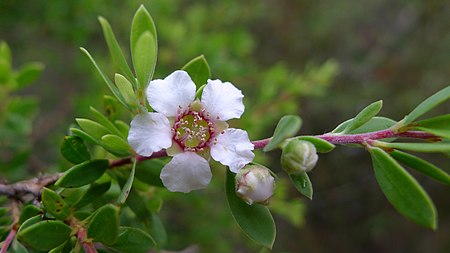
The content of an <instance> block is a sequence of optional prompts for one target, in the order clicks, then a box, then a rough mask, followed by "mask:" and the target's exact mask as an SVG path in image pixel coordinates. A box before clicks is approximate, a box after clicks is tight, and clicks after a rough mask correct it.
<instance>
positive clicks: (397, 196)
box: [369, 147, 437, 229]
mask: <svg viewBox="0 0 450 253" xmlns="http://www.w3.org/2000/svg"><path fill="white" fill-rule="evenodd" d="M369 152H370V155H371V157H372V163H373V168H374V171H375V177H376V179H377V182H378V185H379V186H380V188H381V190H382V191H383V193H384V195H385V196H386V197H387V199H388V200H389V202H390V203H391V204H392V205H393V206H394V207H395V209H397V211H398V212H399V213H401V214H402V215H404V216H405V217H408V218H410V219H411V220H413V221H414V222H416V223H418V224H420V225H423V226H425V227H428V228H431V229H436V223H437V214H436V208H435V207H434V204H433V202H432V201H431V199H430V197H429V196H428V194H427V193H426V192H425V190H424V189H423V188H422V187H421V186H420V185H419V183H418V182H417V181H416V180H415V179H414V178H413V177H412V176H411V175H410V174H409V173H408V172H406V170H405V169H403V168H402V167H401V166H400V165H399V164H398V163H397V162H396V161H395V160H394V159H393V158H392V157H390V156H389V155H388V154H387V153H386V152H385V151H384V150H382V149H381V148H377V147H371V148H369Z"/></svg>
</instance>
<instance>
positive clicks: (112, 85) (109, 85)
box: [80, 47, 130, 109]
mask: <svg viewBox="0 0 450 253" xmlns="http://www.w3.org/2000/svg"><path fill="white" fill-rule="evenodd" d="M80 50H81V51H82V52H83V53H84V54H85V55H86V56H87V57H88V58H89V60H90V61H91V63H92V65H94V67H95V69H96V70H97V71H98V73H99V74H100V76H101V77H102V78H103V80H104V81H105V83H106V84H107V85H108V87H109V89H110V90H111V92H112V94H113V95H114V96H115V97H116V98H117V100H118V101H119V102H120V103H122V104H123V105H124V106H125V108H128V109H130V108H129V107H128V105H127V103H126V102H125V100H124V98H123V97H122V95H121V94H120V92H119V90H118V89H117V87H116V86H115V85H114V83H113V82H112V81H111V80H110V79H109V78H108V76H107V75H106V74H105V73H103V71H102V70H101V69H100V67H99V66H98V65H97V63H96V62H95V60H94V58H92V56H91V55H90V54H89V52H88V51H87V50H86V49H84V48H82V47H81V48H80Z"/></svg>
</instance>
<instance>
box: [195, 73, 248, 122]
mask: <svg viewBox="0 0 450 253" xmlns="http://www.w3.org/2000/svg"><path fill="white" fill-rule="evenodd" d="M243 97H244V95H242V92H241V91H240V90H239V89H238V88H236V87H234V85H233V84H231V83H229V82H225V83H223V82H222V81H220V80H208V83H207V84H206V86H205V88H204V89H203V93H202V103H203V106H204V107H205V109H206V111H207V112H208V113H209V114H210V115H211V118H213V119H216V118H217V117H219V119H220V120H222V121H226V120H229V119H234V118H239V117H241V115H242V113H244V109H245V107H244V103H243V102H242V98H243Z"/></svg>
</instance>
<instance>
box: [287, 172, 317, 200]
mask: <svg viewBox="0 0 450 253" xmlns="http://www.w3.org/2000/svg"><path fill="white" fill-rule="evenodd" d="M289 177H290V179H291V181H292V183H293V184H294V186H295V188H296V189H297V190H298V191H299V192H300V193H301V194H303V195H304V196H305V197H307V198H309V199H311V200H312V197H313V187H312V183H311V180H309V177H308V174H306V172H303V173H301V174H290V175H289Z"/></svg>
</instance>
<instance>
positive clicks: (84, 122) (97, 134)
mask: <svg viewBox="0 0 450 253" xmlns="http://www.w3.org/2000/svg"><path fill="white" fill-rule="evenodd" d="M75 121H76V122H77V123H78V125H79V126H80V127H81V129H83V131H85V132H86V133H87V134H89V135H90V136H92V137H94V138H95V139H97V140H100V139H101V138H102V137H103V135H106V134H109V133H110V131H109V130H108V128H106V127H104V126H103V125H101V124H99V123H97V122H95V121H92V120H90V119H82V118H77V119H75Z"/></svg>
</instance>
